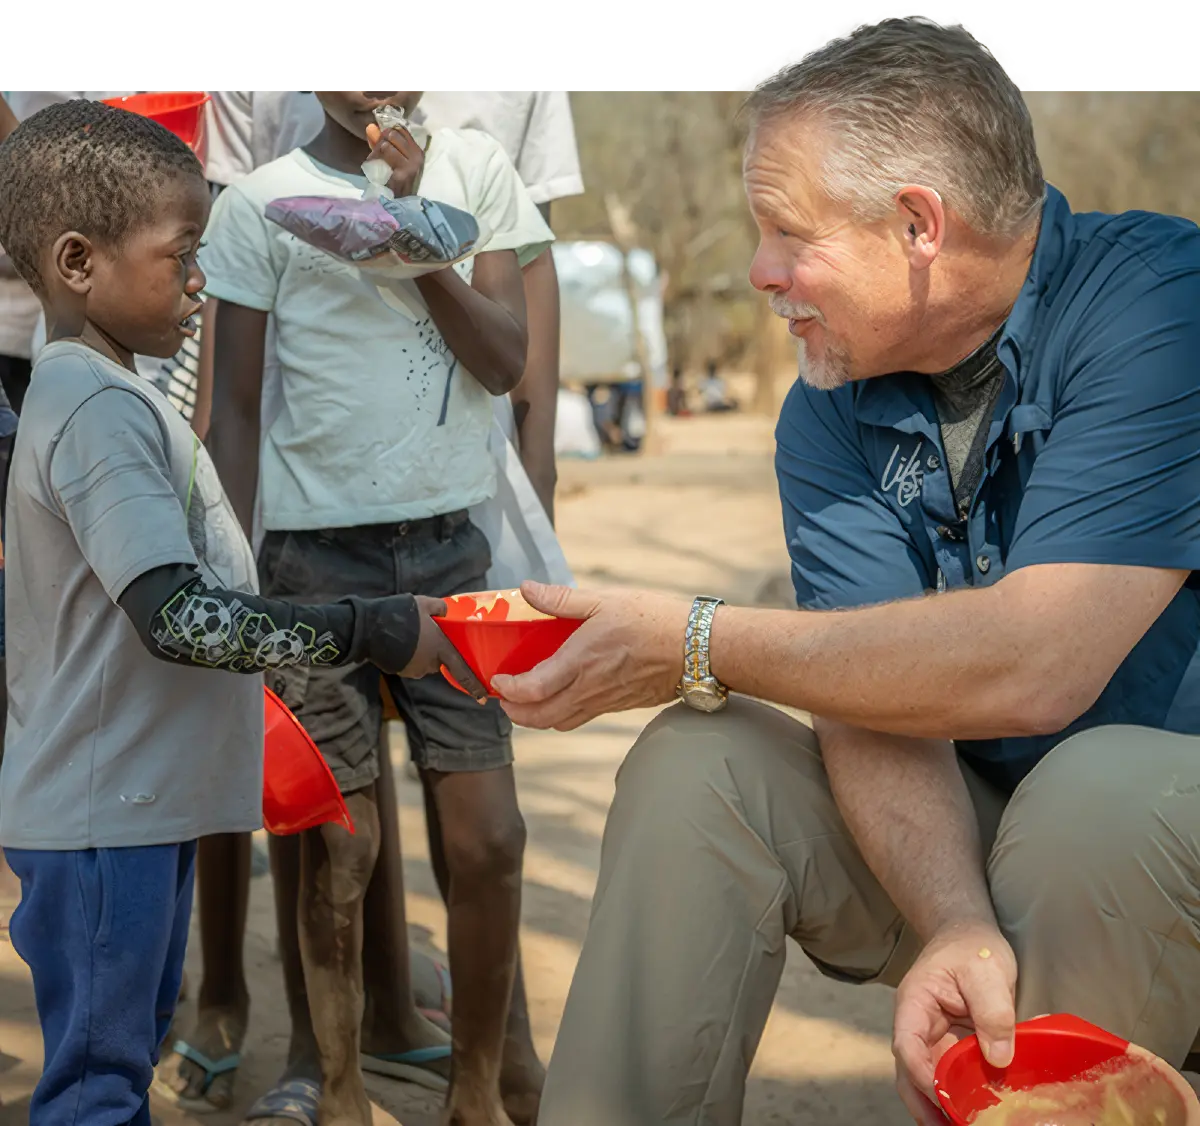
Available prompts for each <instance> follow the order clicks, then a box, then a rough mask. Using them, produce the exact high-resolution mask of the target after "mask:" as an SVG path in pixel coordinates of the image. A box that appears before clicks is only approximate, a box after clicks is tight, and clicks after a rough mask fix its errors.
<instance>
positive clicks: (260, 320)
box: [197, 301, 268, 536]
mask: <svg viewBox="0 0 1200 1126" xmlns="http://www.w3.org/2000/svg"><path fill="white" fill-rule="evenodd" d="M267 316H268V314H267V313H265V312H263V311H261V310H259V309H248V308H246V307H245V306H244V305H235V304H232V303H231V302H229V301H222V302H221V314H220V316H219V317H216V318H214V321H213V323H212V324H211V325H210V326H209V327H210V328H215V329H216V331H215V332H214V333H213V359H212V371H213V373H214V377H213V380H212V392H211V395H212V421H211V423H210V425H209V429H208V435H207V439H206V442H205V444H206V445H207V447H208V452H209V455H210V456H211V457H212V460H213V465H214V466H216V470H217V475H218V476H219V477H220V478H221V483H222V484H223V485H224V486H225V495H226V496H228V497H229V503H230V504H231V505H232V506H233V511H234V512H235V513H236V514H237V518H238V520H239V521H241V525H242V528H243V529H244V530H245V532H246V535H247V536H250V535H252V534H253V528H254V497H255V495H256V493H257V492H258V457H259V428H260V424H261V415H262V380H263V353H264V349H265V348H266V341H267ZM218 371H219V372H220V373H221V376H220V378H219V379H218V378H216V377H215V372H218ZM199 405H200V400H199V397H197V407H199Z"/></svg>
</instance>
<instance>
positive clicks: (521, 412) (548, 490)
mask: <svg viewBox="0 0 1200 1126" xmlns="http://www.w3.org/2000/svg"><path fill="white" fill-rule="evenodd" d="M540 210H541V212H542V214H543V216H544V217H545V218H546V221H547V223H548V222H549V221H550V219H549V211H550V205H549V204H548V203H544V204H541V205H540ZM524 275H525V304H526V307H527V309H528V320H529V351H528V357H527V359H526V361H525V374H524V375H523V376H522V377H521V382H520V383H519V384H517V386H516V388H514V390H513V392H512V401H513V414H514V416H515V418H516V422H517V436H518V444H519V451H520V455H521V464H522V465H523V466H524V467H525V472H526V473H527V474H528V475H529V480H530V483H531V484H532V485H533V488H534V491H535V492H536V493H537V495H538V499H539V500H540V501H541V502H542V507H543V508H544V509H545V510H546V515H547V516H548V517H549V518H550V523H551V524H553V523H554V489H555V486H556V485H557V483H558V467H557V465H556V463H555V458H554V422H555V419H556V417H557V415H558V352H559V295H558V273H557V271H556V270H555V268H554V256H553V254H552V253H551V252H550V250H548V249H547V250H544V251H542V253H541V254H539V255H538V256H537V257H536V258H535V259H534V260H533V261H532V262H530V263H529V265H528V266H526V267H525V270H524Z"/></svg>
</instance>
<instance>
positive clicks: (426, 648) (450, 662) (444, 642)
mask: <svg viewBox="0 0 1200 1126" xmlns="http://www.w3.org/2000/svg"><path fill="white" fill-rule="evenodd" d="M417 613H419V614H420V615H421V636H420V640H418V642H417V651H416V652H415V653H414V654H413V657H412V660H411V661H409V662H408V664H407V665H405V666H404V668H402V669H400V670H398V671H399V673H400V675H401V676H408V677H419V676H428V675H429V674H430V673H434V672H440V671H441V669H442V666H443V665H445V666H446V668H448V669H449V670H450V675H451V676H453V677H454V679H455V680H457V681H458V683H459V684H461V685H462V686H463V688H465V689H466V690H467V691H468V692H469V693H470V694H471V695H472V696H474V697H475V699H476V700H478V701H479V702H480V703H483V701H484V700H486V699H487V689H486V688H484V686H483V685H482V684H480V683H479V678H478V677H477V676H476V675H475V674H474V673H473V672H472V671H471V666H470V665H468V664H467V662H466V661H465V660H463V656H462V654H461V653H460V652H459V651H458V650H457V649H455V648H454V646H453V645H451V644H450V639H449V638H448V637H447V636H446V635H445V634H444V633H442V631H441V628H440V627H439V626H438V624H437V622H435V621H434V620H433V619H434V618H435V617H440V616H442V615H443V614H445V613H446V603H445V602H443V601H442V600H441V599H440V598H426V597H425V596H424V595H422V594H418V595H417Z"/></svg>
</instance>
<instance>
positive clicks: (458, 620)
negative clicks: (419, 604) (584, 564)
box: [434, 590, 583, 696]
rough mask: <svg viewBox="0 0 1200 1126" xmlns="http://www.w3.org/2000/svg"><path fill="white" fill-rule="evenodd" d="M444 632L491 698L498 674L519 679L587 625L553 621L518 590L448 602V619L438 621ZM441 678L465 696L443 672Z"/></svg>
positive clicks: (463, 596) (577, 621)
mask: <svg viewBox="0 0 1200 1126" xmlns="http://www.w3.org/2000/svg"><path fill="white" fill-rule="evenodd" d="M434 620H435V621H436V622H437V624H438V625H439V626H441V629H442V632H443V633H444V634H445V635H446V636H447V637H448V638H449V639H450V644H451V645H453V646H454V648H455V649H457V650H458V651H459V652H460V653H461V654H462V655H463V658H464V660H466V662H467V664H468V665H469V666H470V668H471V671H472V672H473V673H474V674H475V675H476V676H477V677H479V679H480V680H481V681H482V682H483V685H484V687H485V688H486V689H487V690H488V694H489V695H491V696H497V695H498V693H496V692H493V691H492V677H494V676H495V675H496V674H497V673H504V674H506V675H508V676H516V675H517V674H519V673H523V672H528V671H529V670H530V669H532V668H533V667H534V666H535V665H539V664H541V663H542V661H544V660H546V658H547V657H552V656H553V655H554V654H555V653H557V652H558V650H559V648H560V647H561V646H562V643H563V642H564V641H566V640H567V638H568V637H570V636H571V634H573V633H574V632H575V631H576V630H577V629H578V628H579V627H580V626H581V625H583V622H582V621H581V620H580V619H577V618H552V617H550V616H549V615H547V614H542V613H540V612H539V611H537V610H535V609H534V608H533V607H532V606H530V605H529V603H527V602H526V601H525V599H524V598H522V597H521V592H520V591H519V590H504V591H495V590H489V591H483V592H480V593H475V594H457V595H454V596H453V597H451V598H447V599H446V616H445V617H443V618H435V619H434ZM442 675H443V676H445V678H446V679H447V680H448V681H450V683H451V684H453V685H454V687H455V688H458V689H460V690H462V685H460V684H459V683H458V681H456V680H455V679H454V677H452V676H451V675H450V673H449V671H448V670H447V669H445V668H443V669H442Z"/></svg>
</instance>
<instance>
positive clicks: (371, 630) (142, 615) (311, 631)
mask: <svg viewBox="0 0 1200 1126" xmlns="http://www.w3.org/2000/svg"><path fill="white" fill-rule="evenodd" d="M117 605H118V606H120V607H121V609H122V610H123V611H124V612H125V614H126V616H127V617H128V618H129V620H130V622H131V623H132V625H133V628H134V629H135V630H136V632H137V635H138V637H139V638H140V639H141V641H142V644H143V645H144V646H145V647H146V649H147V650H148V651H149V653H150V654H151V655H152V656H155V657H158V658H159V659H160V660H163V661H173V662H179V663H182V664H188V665H193V666H196V667H198V668H208V669H213V668H217V669H222V670H224V671H226V672H240V673H256V672H262V671H264V670H265V669H272V668H283V667H286V666H291V665H309V666H313V665H317V666H320V665H325V666H336V665H347V664H356V663H360V662H364V661H365V662H370V663H371V664H373V665H375V666H376V667H377V668H379V669H381V670H382V671H383V672H387V673H398V674H399V675H401V676H410V677H411V676H426V675H428V674H429V673H434V672H437V671H438V670H439V669H440V668H441V666H442V665H443V664H444V665H446V666H447V667H448V668H449V669H450V671H451V672H452V673H453V675H454V677H455V678H456V679H458V681H459V683H460V684H462V685H463V686H464V687H465V688H467V689H468V690H470V691H471V692H472V694H473V695H474V696H475V697H476V698H477V699H484V698H485V697H486V695H487V693H486V691H485V690H484V688H483V686H482V685H481V684H480V683H479V681H478V680H477V679H476V678H475V676H474V674H472V672H471V670H470V668H469V667H468V666H467V663H466V662H465V661H464V660H463V659H462V657H461V656H460V655H459V654H458V652H457V651H456V650H455V649H454V647H453V646H452V645H451V644H450V642H449V641H448V640H447V638H446V636H445V634H443V633H442V631H441V630H440V629H439V628H438V626H437V623H436V622H434V621H433V617H432V616H433V615H435V614H444V613H445V611H446V604H445V603H444V602H443V601H442V600H441V599H438V598H418V597H414V596H413V595H411V594H399V595H395V596H393V597H390V598H369V599H364V598H354V597H349V598H344V599H341V600H340V601H338V602H332V603H326V604H324V605H297V604H293V603H291V602H284V601H282V600H280V599H275V598H263V597H261V596H260V595H257V594H252V593H249V592H246V591H240V590H227V589H225V588H223V587H214V586H210V585H209V584H208V583H206V582H205V581H204V579H202V578H201V577H200V576H199V575H198V574H197V572H196V568H195V567H193V566H191V565H188V564H183V563H171V564H167V565H165V566H162V567H155V568H153V569H152V570H150V571H147V572H146V573H145V574H142V575H139V576H138V577H137V578H136V579H134V580H133V582H131V583H130V584H129V585H128V586H127V587H126V588H125V590H124V592H123V593H122V594H121V596H120V597H119V598H118V600H117ZM461 677H465V678H466V679H460V678H461Z"/></svg>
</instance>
